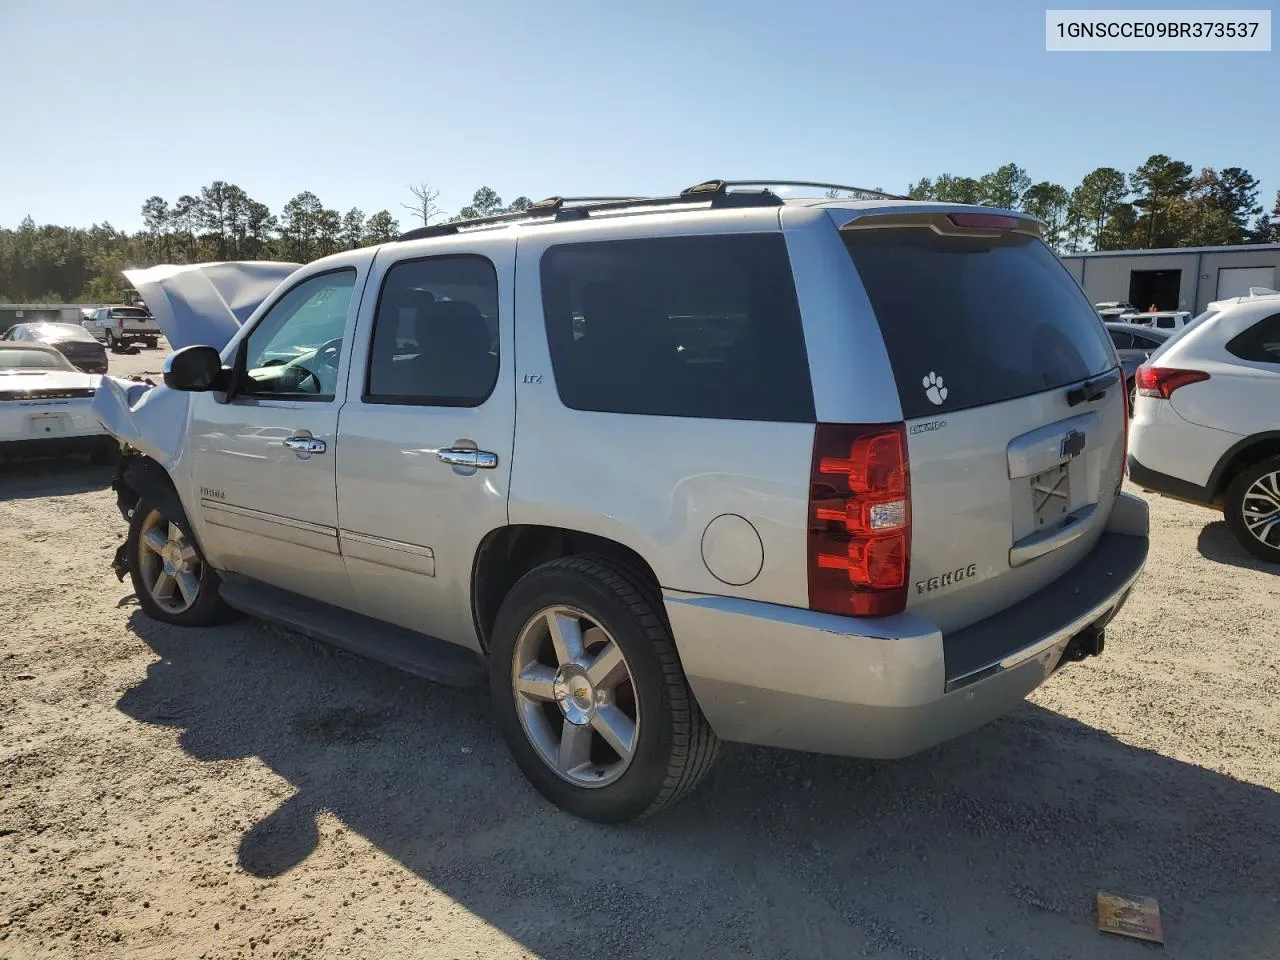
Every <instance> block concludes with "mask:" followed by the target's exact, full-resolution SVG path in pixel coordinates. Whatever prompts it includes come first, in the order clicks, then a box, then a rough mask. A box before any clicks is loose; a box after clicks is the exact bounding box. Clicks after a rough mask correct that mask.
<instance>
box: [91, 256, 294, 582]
mask: <svg viewBox="0 0 1280 960" xmlns="http://www.w3.org/2000/svg"><path fill="white" fill-rule="evenodd" d="M298 267H299V265H298V264H296V263H276V262H270V261H249V262H240V263H235V262H229V263H198V264H185V265H179V266H172V265H163V266H157V267H151V268H148V269H146V270H126V271H124V275H125V277H126V278H127V279H128V280H129V282H130V283H131V284H132V286H133V287H134V288H135V289H137V291H138V292H139V294H140V296H141V297H142V299H143V300H144V301H145V302H146V303H147V305H148V307H149V308H150V309H151V313H152V315H153V316H154V317H155V320H156V323H157V324H158V325H159V326H160V329H161V330H162V331H163V332H164V335H165V339H166V340H168V342H169V345H170V346H171V347H172V348H174V349H175V350H177V349H181V348H183V347H186V346H191V345H194V344H204V345H207V346H211V347H213V348H214V349H216V350H219V351H223V350H225V349H226V348H227V345H228V344H229V343H230V342H231V341H232V340H233V339H234V338H235V336H236V334H237V333H238V331H239V330H240V328H241V326H242V324H244V323H246V322H247V321H248V320H249V319H250V317H252V316H253V314H254V313H255V312H256V310H257V309H258V307H259V306H261V304H262V303H263V301H265V300H266V299H267V298H268V297H269V296H270V295H271V293H272V292H273V291H274V290H275V289H276V288H277V287H279V286H280V285H281V283H282V282H284V281H285V280H286V279H287V278H288V277H289V275H290V274H292V273H293V272H294V271H295V270H297V269H298ZM190 403H191V394H189V393H184V392H182V391H179V390H170V389H169V388H168V387H165V386H157V385H155V384H154V383H152V382H151V381H138V380H125V379H122V378H120V377H111V376H104V377H103V378H102V379H101V381H100V382H99V385H98V389H97V392H96V393H95V394H94V398H93V407H92V409H93V413H94V415H95V416H96V417H97V418H98V421H99V422H100V423H101V424H102V426H103V428H104V429H105V430H106V431H107V432H108V433H110V434H111V435H112V436H114V437H115V438H116V439H117V440H118V441H119V442H120V447H121V451H122V454H121V457H120V459H119V461H118V462H117V465H116V473H115V476H114V478H113V479H112V482H111V486H112V489H113V490H115V493H116V504H117V506H118V507H119V509H120V514H121V516H123V517H124V518H125V520H126V521H129V520H132V518H133V513H134V510H135V509H136V507H137V505H138V502H139V500H141V499H143V498H146V500H147V501H148V503H151V504H154V505H155V507H156V508H157V509H158V510H159V511H160V512H161V513H162V514H163V515H164V516H165V518H166V519H168V520H169V522H170V523H173V524H176V525H177V526H178V528H179V529H181V530H182V532H183V533H184V534H185V535H186V536H187V538H188V539H189V540H190V541H191V542H192V543H196V542H197V540H196V537H195V535H194V533H193V531H192V530H191V525H190V522H189V521H188V519H187V514H186V510H185V509H184V508H183V506H182V500H181V498H180V497H179V495H178V488H177V486H176V485H175V482H174V477H173V472H174V469H175V468H176V466H177V464H178V463H179V461H180V460H181V457H182V453H183V450H184V448H185V446H186V436H187V423H188V419H189V414H190ZM126 545H127V541H126V544H122V545H121V546H120V547H119V549H117V550H116V553H115V557H114V559H113V561H112V564H111V566H112V569H113V570H114V572H115V574H116V576H117V577H118V578H119V579H120V580H122V581H123V580H124V577H125V575H126V574H127V573H128V572H129V566H128V559H127V549H126Z"/></svg>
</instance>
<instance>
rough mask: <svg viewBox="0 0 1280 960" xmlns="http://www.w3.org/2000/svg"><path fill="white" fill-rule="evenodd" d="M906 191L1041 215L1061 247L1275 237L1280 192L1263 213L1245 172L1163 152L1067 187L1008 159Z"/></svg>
mask: <svg viewBox="0 0 1280 960" xmlns="http://www.w3.org/2000/svg"><path fill="white" fill-rule="evenodd" d="M907 193H908V195H909V196H911V197H913V198H915V199H917V200H944V201H949V202H954V203H981V204H986V205H989V206H994V207H1003V208H1005V209H1008V210H1023V211H1026V212H1027V213H1030V214H1031V215H1032V216H1035V217H1038V218H1039V219H1040V220H1043V221H1044V223H1045V224H1046V227H1047V230H1046V236H1045V239H1046V241H1047V242H1048V243H1049V245H1050V246H1052V247H1053V248H1054V249H1055V250H1057V251H1058V252H1059V253H1079V252H1080V251H1082V250H1147V249H1156V248H1161V247H1214V246H1223V245H1230V244H1239V243H1280V191H1277V192H1276V202H1275V206H1274V207H1273V208H1272V209H1271V211H1270V213H1265V212H1264V211H1263V208H1262V205H1261V204H1260V203H1259V202H1258V193H1259V183H1258V181H1257V179H1256V178H1254V177H1253V175H1252V174H1250V173H1249V171H1247V170H1245V169H1243V168H1241V167H1226V168H1224V169H1222V170H1214V169H1213V168H1212V167H1204V168H1203V169H1201V170H1200V172H1199V173H1198V174H1197V173H1196V172H1195V170H1194V168H1193V167H1192V166H1191V165H1190V164H1189V163H1184V162H1183V161H1181V160H1174V159H1172V158H1170V157H1168V156H1166V155H1165V154H1163V153H1157V154H1155V155H1153V156H1151V157H1148V158H1147V160H1146V162H1145V163H1143V164H1142V165H1141V166H1140V167H1138V169H1136V170H1134V171H1132V172H1130V173H1127V174H1126V173H1124V172H1122V171H1120V170H1117V169H1116V168H1114V167H1099V168H1098V169H1096V170H1094V171H1092V172H1091V173H1089V174H1087V175H1086V176H1085V177H1084V179H1082V180H1081V181H1080V183H1079V184H1078V185H1077V186H1075V187H1074V188H1072V189H1071V190H1068V189H1067V188H1066V187H1064V186H1062V185H1061V184H1057V183H1050V182H1048V181H1041V182H1039V183H1032V181H1031V177H1030V176H1028V175H1027V172H1026V170H1024V169H1023V168H1022V167H1020V166H1018V165H1017V164H1016V163H1006V164H1005V165H1004V166H1002V167H1000V168H999V169H997V170H993V171H991V172H990V173H986V174H983V175H982V176H980V177H977V178H974V177H962V176H954V175H952V174H949V173H944V174H941V175H940V176H938V177H933V178H930V177H925V178H923V179H921V180H919V181H918V182H916V183H913V184H911V185H910V186H909V187H908V188H907Z"/></svg>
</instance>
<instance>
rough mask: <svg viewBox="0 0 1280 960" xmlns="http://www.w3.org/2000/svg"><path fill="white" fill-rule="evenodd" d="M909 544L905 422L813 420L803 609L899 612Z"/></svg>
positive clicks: (879, 613)
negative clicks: (806, 603) (806, 604)
mask: <svg viewBox="0 0 1280 960" xmlns="http://www.w3.org/2000/svg"><path fill="white" fill-rule="evenodd" d="M910 549H911V502H910V478H909V473H908V470H907V437H906V427H905V426H904V425H903V424H900V423H899V424H873V425H869V426H868V425H857V424H833V423H820V424H818V425H817V427H816V428H815V431H814V440H813V462H812V465H811V467H810V473H809V608H810V609H812V610H821V611H823V612H825V613H838V614H844V615H846V616H862V617H877V616H885V615H887V614H891V613H901V612H902V610H903V609H904V608H905V607H906V604H907V575H908V571H909V561H910Z"/></svg>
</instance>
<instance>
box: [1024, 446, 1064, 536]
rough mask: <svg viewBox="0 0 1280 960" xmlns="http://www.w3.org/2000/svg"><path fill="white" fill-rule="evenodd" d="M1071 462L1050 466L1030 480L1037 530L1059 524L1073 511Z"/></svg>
mask: <svg viewBox="0 0 1280 960" xmlns="http://www.w3.org/2000/svg"><path fill="white" fill-rule="evenodd" d="M1069 467H1070V462H1069V461H1068V462H1067V463H1063V464H1059V465H1058V466H1056V467H1050V468H1049V469H1048V470H1044V471H1042V472H1041V473H1037V474H1036V475H1035V476H1034V477H1031V478H1030V480H1029V481H1028V482H1029V483H1030V484H1031V506H1032V509H1033V512H1034V515H1035V521H1036V530H1045V529H1050V528H1052V527H1055V526H1057V525H1058V524H1059V523H1061V522H1062V521H1063V520H1064V519H1066V516H1067V514H1068V513H1070V512H1071V473H1070V470H1069Z"/></svg>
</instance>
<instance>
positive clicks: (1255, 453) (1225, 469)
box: [1209, 432, 1280, 500]
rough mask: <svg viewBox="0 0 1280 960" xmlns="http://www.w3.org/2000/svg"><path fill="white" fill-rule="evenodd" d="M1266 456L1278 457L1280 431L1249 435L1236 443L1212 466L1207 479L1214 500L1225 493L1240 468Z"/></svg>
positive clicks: (1244, 468)
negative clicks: (1208, 479) (1255, 435)
mask: <svg viewBox="0 0 1280 960" xmlns="http://www.w3.org/2000/svg"><path fill="white" fill-rule="evenodd" d="M1268 457H1280V432H1275V433H1267V434H1263V435H1261V436H1258V437H1249V438H1248V439H1246V440H1242V441H1241V442H1240V443H1237V444H1236V445H1235V446H1234V447H1232V448H1231V449H1230V450H1228V451H1227V452H1226V453H1225V454H1224V455H1223V457H1222V459H1221V460H1220V461H1219V462H1218V465H1217V466H1216V467H1214V470H1213V475H1212V477H1211V479H1210V481H1209V494H1210V496H1212V497H1213V498H1214V500H1220V499H1221V498H1222V497H1223V496H1224V495H1225V494H1226V492H1227V487H1229V486H1230V485H1231V481H1232V480H1234V479H1235V477H1236V475H1237V474H1238V473H1240V471H1241V470H1247V469H1248V468H1249V467H1251V466H1253V465H1254V464H1255V463H1260V462H1261V461H1263V460H1266V459H1267V458H1268Z"/></svg>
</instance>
